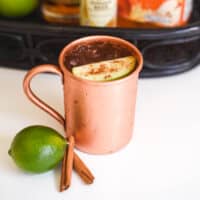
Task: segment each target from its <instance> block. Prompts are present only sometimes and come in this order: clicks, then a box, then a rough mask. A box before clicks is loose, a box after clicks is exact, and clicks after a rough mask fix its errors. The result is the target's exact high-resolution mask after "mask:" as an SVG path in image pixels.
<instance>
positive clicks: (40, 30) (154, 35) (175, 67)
mask: <svg viewBox="0 0 200 200" xmlns="http://www.w3.org/2000/svg"><path fill="white" fill-rule="evenodd" d="M87 35H112V36H118V37H122V38H124V39H126V40H129V41H130V42H132V43H134V44H135V45H136V46H137V47H138V48H139V49H140V50H141V51H142V53H143V56H144V61H145V62H144V69H143V70H142V73H141V75H140V76H141V77H143V78H147V77H160V76H169V75H174V74H178V73H182V72H185V71H187V70H190V69H192V68H193V67H195V66H197V65H198V64H199V63H200V1H199V0H195V1H194V11H193V14H192V16H191V19H190V22H189V24H188V25H187V26H185V27H182V28H171V29H128V28H89V27H80V26H79V27H70V26H61V25H51V24H47V23H46V22H44V21H43V20H42V18H41V16H40V14H39V11H37V12H35V13H33V15H31V16H29V17H26V18H24V19H21V20H8V19H3V18H0V65H1V66H7V67H10V68H18V69H30V68H31V67H33V66H35V65H38V64H42V63H54V64H57V58H58V54H59V52H60V50H61V49H62V48H63V47H64V46H65V45H66V44H68V43H69V42H70V41H72V40H75V39H77V38H80V37H83V36H87Z"/></svg>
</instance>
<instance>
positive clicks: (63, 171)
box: [60, 148, 67, 192]
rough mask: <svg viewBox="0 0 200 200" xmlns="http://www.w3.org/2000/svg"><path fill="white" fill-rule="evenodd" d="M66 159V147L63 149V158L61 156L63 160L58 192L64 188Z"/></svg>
mask: <svg viewBox="0 0 200 200" xmlns="http://www.w3.org/2000/svg"><path fill="white" fill-rule="evenodd" d="M66 160H67V148H66V149H65V153H64V158H63V161H62V168H61V179H60V192H62V191H64V190H65V188H64V183H65V168H66Z"/></svg>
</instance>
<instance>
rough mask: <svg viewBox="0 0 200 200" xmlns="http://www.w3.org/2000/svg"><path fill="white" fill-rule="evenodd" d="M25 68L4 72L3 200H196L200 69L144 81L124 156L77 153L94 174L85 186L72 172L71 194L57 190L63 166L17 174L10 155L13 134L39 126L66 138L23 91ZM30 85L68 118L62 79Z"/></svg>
mask: <svg viewBox="0 0 200 200" xmlns="http://www.w3.org/2000/svg"><path fill="white" fill-rule="evenodd" d="M25 73H26V71H20V70H8V69H5V68H0V199H1V200H11V199H14V200H25V199H28V200H44V199H48V200H64V199H69V200H107V199H108V200H109V199H113V200H122V199H124V200H133V199H135V200H169V199H170V200H177V199H181V200H191V199H192V200H199V199H200V66H199V67H197V68H195V69H193V70H191V71H189V72H187V73H184V74H181V75H176V76H172V77H167V78H156V79H140V80H139V85H138V98H137V109H136V121H135V130H134V135H133V138H132V140H131V142H130V143H129V145H128V146H126V147H125V148H124V149H122V150H121V151H119V152H117V153H114V154H110V155H103V156H94V155H88V154H84V153H81V152H78V151H77V153H78V154H79V156H80V157H81V158H82V159H83V160H84V161H85V162H86V163H87V165H88V166H89V167H90V169H91V170H92V171H93V173H94V174H95V177H96V179H95V182H94V184H93V185H90V186H87V185H85V184H84V183H83V182H82V181H81V180H80V178H79V177H78V176H77V175H76V174H75V173H73V179H72V185H71V187H70V189H69V190H67V191H65V192H63V193H59V192H58V187H59V181H60V180H59V179H60V168H59V167H58V168H57V169H56V170H53V171H51V172H48V173H45V174H41V175H30V174H26V173H24V172H22V171H20V170H19V169H18V168H17V167H16V166H15V164H14V163H13V161H12V160H11V158H10V157H9V156H8V154H7V151H8V149H9V147H10V144H11V141H12V139H13V137H14V136H15V134H16V133H17V132H18V131H19V130H21V129H22V128H24V127H26V126H29V125H36V124H42V125H47V126H50V127H53V128H55V129H57V130H58V131H60V132H61V133H63V130H62V127H61V126H60V125H59V124H58V123H57V122H56V121H55V120H54V119H53V118H51V117H50V116H49V115H48V114H46V113H44V112H43V111H42V110H40V109H39V108H37V107H36V106H35V105H33V104H32V103H30V102H29V100H28V99H27V98H26V97H25V95H24V94H23V90H22V81H23V77H24V75H25ZM32 85H33V88H34V89H35V91H36V93H37V94H38V95H39V96H40V97H42V98H43V99H44V100H46V101H47V102H49V103H50V104H51V105H53V106H54V107H55V108H56V109H57V110H58V111H60V112H61V113H63V100H62V99H63V95H62V87H61V81H60V79H59V77H57V76H54V75H49V74H45V75H40V76H37V77H36V78H35V79H34V81H33V84H32Z"/></svg>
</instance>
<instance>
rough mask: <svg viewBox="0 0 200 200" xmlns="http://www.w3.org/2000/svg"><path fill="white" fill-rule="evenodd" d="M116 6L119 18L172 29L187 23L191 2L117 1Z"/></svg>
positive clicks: (161, 0)
mask: <svg viewBox="0 0 200 200" xmlns="http://www.w3.org/2000/svg"><path fill="white" fill-rule="evenodd" d="M118 4H119V15H120V16H121V17H124V18H126V19H129V20H133V21H136V22H142V23H145V22H147V23H154V24H157V25H159V26H168V27H173V26H181V25H183V24H185V23H186V22H187V20H188V19H189V16H190V14H191V11H192V4H193V0H118Z"/></svg>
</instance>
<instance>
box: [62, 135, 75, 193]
mask: <svg viewBox="0 0 200 200" xmlns="http://www.w3.org/2000/svg"><path fill="white" fill-rule="evenodd" d="M68 142H69V145H68V150H67V159H66V166H65V182H64V189H67V188H69V186H70V184H71V177H72V168H73V160H74V137H73V136H69V138H68Z"/></svg>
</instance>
